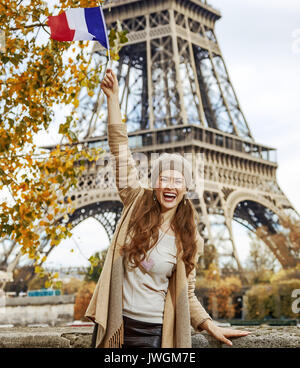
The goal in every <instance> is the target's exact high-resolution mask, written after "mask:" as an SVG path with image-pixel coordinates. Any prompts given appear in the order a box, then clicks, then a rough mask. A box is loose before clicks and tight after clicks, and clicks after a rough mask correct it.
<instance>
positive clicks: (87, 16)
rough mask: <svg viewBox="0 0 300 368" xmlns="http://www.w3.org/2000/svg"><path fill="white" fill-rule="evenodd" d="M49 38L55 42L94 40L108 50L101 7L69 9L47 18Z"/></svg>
mask: <svg viewBox="0 0 300 368" xmlns="http://www.w3.org/2000/svg"><path fill="white" fill-rule="evenodd" d="M48 25H49V27H50V30H51V38H52V39H53V40H57V41H79V40H81V41H87V40H95V41H98V42H100V44H101V45H102V46H103V47H105V48H106V49H107V50H108V49H109V42H108V37H107V29H106V24H105V20H104V14H103V11H102V8H101V6H98V7H95V8H71V9H67V10H66V11H64V12H63V13H61V14H59V15H56V16H49V17H48Z"/></svg>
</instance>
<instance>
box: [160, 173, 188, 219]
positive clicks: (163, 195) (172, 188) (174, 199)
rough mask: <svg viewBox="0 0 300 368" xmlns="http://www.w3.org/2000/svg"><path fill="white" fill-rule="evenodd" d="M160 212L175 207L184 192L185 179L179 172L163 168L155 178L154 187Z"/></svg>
mask: <svg viewBox="0 0 300 368" xmlns="http://www.w3.org/2000/svg"><path fill="white" fill-rule="evenodd" d="M154 191H155V194H156V198H157V200H158V201H159V203H160V205H161V208H162V212H164V211H167V210H170V209H171V208H174V207H176V206H177V205H178V204H179V202H180V201H181V200H182V198H183V196H184V194H185V193H186V185H185V179H184V176H183V175H182V173H181V172H179V171H176V170H164V171H162V172H161V173H160V175H159V177H158V178H157V182H156V188H154Z"/></svg>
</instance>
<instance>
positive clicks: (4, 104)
mask: <svg viewBox="0 0 300 368" xmlns="http://www.w3.org/2000/svg"><path fill="white" fill-rule="evenodd" d="M103 2H104V1H93V0H77V1H76V0H73V1H71V0H57V1H56V2H55V5H54V6H53V7H52V10H51V11H52V12H50V10H49V9H48V7H47V6H48V4H49V2H45V1H42V0H31V1H22V0H21V1H20V0H6V1H1V3H0V23H1V29H2V30H3V31H4V32H5V43H6V45H5V50H4V52H2V53H0V96H1V102H0V193H1V196H0V240H1V239H4V238H5V237H9V238H10V239H11V240H12V241H14V242H15V243H17V244H18V245H20V252H22V254H27V255H28V256H29V258H30V259H32V260H33V262H34V266H35V271H36V272H43V269H42V264H43V262H44V261H45V260H46V256H45V254H43V252H42V249H41V237H42V236H44V239H46V240H47V241H48V242H49V243H50V245H51V246H56V245H58V244H59V243H60V242H61V240H62V239H64V238H66V237H69V236H70V235H71V232H70V225H69V224H68V215H69V214H70V213H72V212H73V211H74V208H73V206H72V201H71V199H70V196H69V193H70V191H71V190H72V189H74V188H75V187H76V185H77V181H78V178H79V177H80V176H81V174H82V172H83V171H84V170H85V166H84V164H85V162H87V161H93V160H97V159H98V157H99V155H100V154H101V152H102V150H101V149H99V148H98V149H90V150H88V151H87V150H85V149H83V148H82V147H81V146H80V145H79V144H76V143H78V137H77V135H76V134H75V133H74V131H75V127H76V108H77V107H78V105H79V99H78V98H79V93H80V91H81V89H82V88H86V91H87V93H91V94H92V93H93V90H94V89H95V88H96V87H97V86H99V84H100V71H101V70H93V69H92V68H90V65H89V60H88V59H87V58H86V57H85V52H86V49H87V48H88V46H89V42H93V41H86V42H83V41H77V42H58V41H55V40H51V39H50V36H49V35H47V34H45V35H46V36H47V37H46V41H44V42H41V41H39V42H38V39H39V37H38V36H39V35H40V33H41V32H44V33H45V32H48V31H49V28H47V25H46V19H47V16H48V15H54V14H53V12H54V11H55V15H56V14H58V9H59V11H62V10H64V9H66V8H69V7H92V6H99V4H101V3H103ZM53 3H54V2H53ZM125 34H126V33H124V32H119V31H116V30H113V32H111V34H110V35H109V41H110V46H111V57H112V59H117V58H118V55H117V53H118V50H119V46H116V43H115V40H118V41H120V39H122V42H125V41H126V37H125ZM44 38H45V37H44ZM100 69H101V67H100ZM58 105H59V106H60V107H61V108H63V107H64V106H66V107H69V106H73V109H72V110H71V113H70V114H69V115H68V116H66V117H65V121H61V122H60V124H59V133H60V134H62V135H63V136H64V137H65V139H66V141H67V144H65V145H64V146H60V145H57V147H56V148H55V149H54V150H52V151H51V152H49V151H45V150H44V151H43V150H41V149H39V147H37V146H36V144H35V141H34V137H35V135H36V134H37V133H38V132H40V131H43V130H47V129H48V128H49V127H50V125H51V124H52V123H53V117H54V111H55V107H56V106H58ZM74 143H75V144H74ZM62 219H63V220H64V221H62ZM52 281H53V280H52Z"/></svg>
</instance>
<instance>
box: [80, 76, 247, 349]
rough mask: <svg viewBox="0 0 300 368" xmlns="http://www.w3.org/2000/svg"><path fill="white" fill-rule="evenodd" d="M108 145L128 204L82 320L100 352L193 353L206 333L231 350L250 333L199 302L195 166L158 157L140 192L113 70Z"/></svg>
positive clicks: (108, 85)
mask: <svg viewBox="0 0 300 368" xmlns="http://www.w3.org/2000/svg"><path fill="white" fill-rule="evenodd" d="M101 88H102V89H103V91H104V93H105V94H106V96H107V106H108V124H107V128H108V142H109V147H110V150H111V153H112V154H113V155H114V157H115V160H116V161H115V162H116V165H115V167H116V186H117V189H118V193H119V196H120V199H121V201H122V203H123V205H124V208H123V212H122V217H121V219H120V221H119V223H118V226H117V229H116V232H115V234H114V237H113V241H112V243H111V245H110V247H109V250H108V253H107V256H106V259H105V263H104V266H103V269H102V272H101V276H100V278H99V281H98V283H97V286H96V289H95V292H94V294H93V297H92V299H91V302H90V304H89V306H88V309H87V311H86V314H85V316H86V317H88V318H90V319H91V320H93V321H94V322H95V323H96V325H95V330H94V335H93V336H94V338H93V346H95V347H103V348H106V347H122V348H131V347H139V348H144V347H148V348H149V347H152V348H153V347H154V348H159V347H162V348H165V347H171V348H186V347H191V329H190V325H192V326H193V328H194V330H195V331H196V332H200V331H202V330H203V329H206V330H207V331H208V332H209V333H211V334H212V335H213V336H214V337H215V338H217V339H219V340H221V341H223V342H225V343H227V344H229V345H231V342H230V340H228V339H227V338H226V336H227V337H230V336H245V335H247V334H248V333H249V332H248V331H239V330H231V329H222V328H221V327H218V326H216V325H215V324H214V323H213V321H212V319H211V317H210V316H209V314H208V313H207V312H206V311H205V309H204V308H203V307H202V305H201V303H200V301H199V300H198V299H197V297H196V296H195V293H194V290H195V279H196V269H195V266H196V264H197V262H198V258H199V256H200V255H201V254H202V253H203V244H204V241H203V239H202V237H201V236H200V234H199V232H198V230H197V222H196V220H199V217H198V214H197V211H196V209H195V208H194V206H193V203H192V202H191V201H190V199H187V198H185V193H186V192H187V190H188V189H189V188H190V186H191V181H192V169H191V165H190V164H189V162H188V161H187V160H185V159H184V158H183V156H181V155H179V154H167V153H164V154H163V155H161V156H160V157H159V158H158V159H157V160H156V161H155V162H154V165H153V168H152V173H151V183H152V186H151V187H150V188H144V187H142V185H141V183H140V181H139V180H138V173H137V169H136V167H135V162H134V160H133V158H132V155H131V152H130V149H129V145H128V135H127V127H126V124H124V123H122V118H121V111H120V105H119V100H118V94H119V88H118V81H117V78H116V76H115V74H114V73H113V71H112V70H111V69H108V70H107V72H106V76H105V77H104V80H103V82H102V84H101Z"/></svg>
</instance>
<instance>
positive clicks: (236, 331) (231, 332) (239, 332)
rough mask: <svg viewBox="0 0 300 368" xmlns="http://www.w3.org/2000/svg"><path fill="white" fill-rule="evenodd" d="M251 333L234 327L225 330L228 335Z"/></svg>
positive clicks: (225, 334) (224, 332)
mask: <svg viewBox="0 0 300 368" xmlns="http://www.w3.org/2000/svg"><path fill="white" fill-rule="evenodd" d="M250 333H251V332H250V331H242V330H234V329H233V328H228V329H224V331H223V334H224V336H226V337H234V336H247V335H249V334H250Z"/></svg>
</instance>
